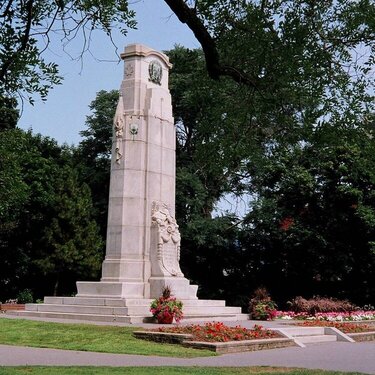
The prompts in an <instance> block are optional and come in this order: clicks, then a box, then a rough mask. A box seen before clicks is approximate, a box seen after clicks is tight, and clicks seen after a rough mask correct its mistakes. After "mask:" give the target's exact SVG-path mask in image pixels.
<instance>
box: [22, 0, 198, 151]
mask: <svg viewBox="0 0 375 375" xmlns="http://www.w3.org/2000/svg"><path fill="white" fill-rule="evenodd" d="M129 2H130V3H132V5H131V8H132V9H134V10H135V12H136V20H137V23H138V25H137V30H129V32H128V34H127V35H126V36H124V35H122V34H120V33H114V43H115V45H116V47H117V48H118V53H121V52H122V51H123V50H124V47H125V46H126V45H128V44H132V43H140V44H145V45H147V46H149V47H151V48H154V49H156V50H158V51H163V50H168V49H171V48H173V47H174V45H175V44H180V45H182V46H185V47H188V48H198V47H200V45H199V43H198V41H197V40H196V39H195V37H194V35H193V33H192V32H191V31H190V29H189V28H188V27H187V26H186V25H183V24H182V23H180V21H179V20H178V19H177V17H176V16H175V15H174V14H173V13H172V11H171V10H170V9H169V7H168V6H167V5H166V4H165V3H164V1H163V0H139V1H135V0H130V1H129ZM81 47H82V40H80V39H78V38H77V39H76V40H74V42H73V43H71V44H70V45H68V46H67V48H66V50H67V51H68V52H69V55H68V54H67V53H66V52H64V51H63V50H62V48H61V43H60V42H59V40H56V41H54V43H53V44H52V45H51V48H50V50H49V51H47V53H46V55H45V58H46V59H47V60H49V61H54V62H56V63H57V64H58V65H59V68H60V74H61V75H62V76H63V77H64V80H63V83H62V85H59V86H55V88H54V89H53V90H52V91H51V92H50V94H49V96H48V98H47V101H46V102H42V101H41V100H40V99H38V98H37V97H35V99H36V102H35V104H34V106H31V105H30V104H28V103H26V102H24V104H23V111H22V116H21V119H20V121H19V124H18V126H19V127H20V128H22V129H25V130H27V129H30V128H31V129H32V130H33V132H34V133H41V134H42V135H44V136H49V137H52V138H54V139H56V140H57V141H58V143H59V144H63V143H67V144H69V145H71V144H75V145H76V144H78V143H79V141H80V140H81V137H80V135H79V132H80V131H81V130H84V129H85V128H86V126H85V120H86V116H87V115H89V114H90V110H89V108H88V106H89V104H90V102H91V101H92V100H94V99H95V96H96V93H97V92H98V91H100V90H107V91H109V90H113V89H118V88H119V87H120V84H121V80H122V74H123V62H122V61H120V62H119V58H118V56H117V55H116V49H115V47H114V46H113V45H112V44H111V41H110V40H109V39H108V37H107V36H106V35H105V34H104V33H100V32H96V33H94V35H93V38H92V45H91V48H90V53H86V54H85V56H84V58H83V60H82V61H79V60H74V59H73V58H72V57H75V56H77V55H79V51H80V48H81Z"/></svg>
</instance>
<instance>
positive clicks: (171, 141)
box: [23, 44, 243, 322]
mask: <svg viewBox="0 0 375 375" xmlns="http://www.w3.org/2000/svg"><path fill="white" fill-rule="evenodd" d="M121 58H122V59H123V60H124V63H125V64H124V66H125V67H124V78H123V81H122V84H121V88H120V93H119V101H118V105H117V110H116V115H115V118H114V127H113V143H112V161H111V180H110V193H109V207H108V230H107V242H106V255H105V259H104V262H103V267H102V277H101V280H100V281H97V282H87V281H79V282H77V290H78V293H77V295H76V297H45V303H44V304H38V305H35V304H31V305H27V306H26V311H25V312H24V313H23V314H29V315H30V314H31V315H39V316H40V315H43V316H51V317H59V318H75V319H92V320H102V321H113V320H116V321H120V322H140V321H145V319H146V320H147V319H149V318H150V317H151V313H150V312H149V307H150V302H151V300H152V299H154V298H158V297H159V296H160V295H161V292H162V290H163V288H164V287H165V286H169V287H170V288H171V290H172V294H173V295H174V296H175V297H177V298H179V299H181V300H182V301H183V303H184V314H185V317H186V318H190V319H193V318H196V319H205V318H207V319H214V318H215V317H216V318H218V319H220V320H223V319H236V318H238V317H240V315H239V314H240V313H241V309H240V308H237V307H226V306H225V301H213V300H198V299H197V296H196V293H197V288H198V287H197V286H195V285H190V283H189V281H188V280H187V279H186V278H185V277H184V275H183V273H182V271H181V269H180V262H179V261H180V243H181V235H180V232H179V227H178V224H177V222H176V219H175V218H174V215H175V148H176V144H175V143H176V130H175V126H174V121H173V116H172V105H171V96H170V93H169V90H168V71H169V69H170V68H171V64H170V63H169V59H168V57H167V56H166V55H164V54H162V53H160V52H157V51H154V50H152V49H150V48H148V47H146V46H143V45H139V44H132V45H129V46H127V47H126V48H125V52H124V53H123V54H122V55H121ZM242 317H243V316H242Z"/></svg>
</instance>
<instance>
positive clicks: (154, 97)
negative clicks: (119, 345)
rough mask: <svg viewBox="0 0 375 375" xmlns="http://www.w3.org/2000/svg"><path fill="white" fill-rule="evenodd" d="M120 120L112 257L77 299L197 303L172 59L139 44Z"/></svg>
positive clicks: (130, 57)
mask: <svg viewBox="0 0 375 375" xmlns="http://www.w3.org/2000/svg"><path fill="white" fill-rule="evenodd" d="M121 58H122V59H123V60H124V63H125V64H124V65H125V68H124V78H123V81H122V84H121V89H120V98H119V102H118V106H117V110H116V115H115V119H114V132H113V146H112V162H111V180H110V194H109V208H108V230H107V244H106V256H105V260H104V262H103V269H102V278H101V281H100V282H94V283H92V282H91V283H90V282H78V283H77V288H78V296H88V295H89V296H94V295H98V294H99V295H106V296H120V297H129V298H155V297H158V296H159V295H160V292H161V290H162V288H163V287H164V286H166V285H168V286H170V287H171V288H172V291H173V293H174V294H175V295H176V296H179V297H180V298H193V299H194V298H196V296H195V295H196V287H194V286H190V285H189V281H188V280H187V279H185V278H184V277H183V274H182V272H181V270H180V266H179V251H180V235H179V231H178V225H177V223H176V221H175V219H174V214H175V149H176V145H175V142H176V141H175V140H176V134H175V126H174V121H173V116H172V104H171V96H170V93H169V90H168V70H169V68H170V67H171V64H170V63H169V59H168V57H167V56H166V55H164V54H162V53H160V52H157V51H154V50H152V49H150V48H148V47H145V46H143V45H138V44H132V45H129V46H127V47H126V48H125V52H124V53H123V54H122V55H121Z"/></svg>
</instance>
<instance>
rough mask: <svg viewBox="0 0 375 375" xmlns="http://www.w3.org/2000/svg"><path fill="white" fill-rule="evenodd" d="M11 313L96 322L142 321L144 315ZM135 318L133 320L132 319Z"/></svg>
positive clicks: (12, 313)
mask: <svg viewBox="0 0 375 375" xmlns="http://www.w3.org/2000/svg"><path fill="white" fill-rule="evenodd" d="M9 315H17V316H21V317H38V318H53V319H71V320H86V321H95V322H117V323H135V322H137V323H141V322H143V319H144V318H143V317H137V318H138V321H133V320H136V319H134V318H135V317H130V316H117V315H94V314H76V313H62V312H41V311H13V312H10V314H9ZM132 319H133V320H132Z"/></svg>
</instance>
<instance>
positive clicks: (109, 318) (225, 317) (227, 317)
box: [9, 310, 248, 324]
mask: <svg viewBox="0 0 375 375" xmlns="http://www.w3.org/2000/svg"><path fill="white" fill-rule="evenodd" d="M9 315H17V316H20V317H39V318H52V319H67V320H82V321H96V322H112V323H113V322H117V323H128V324H130V323H131V324H139V323H151V322H154V319H153V318H152V316H151V314H149V316H144V315H132V316H121V315H107V314H105V315H103V314H102V315H100V314H82V313H68V312H65V313H64V312H51V311H29V310H25V311H9ZM247 318H248V315H246V314H217V315H208V316H207V315H197V314H195V315H186V316H185V317H184V319H183V321H182V322H185V323H186V324H189V323H192V322H198V321H199V322H201V321H233V320H236V321H237V320H245V319H247Z"/></svg>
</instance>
